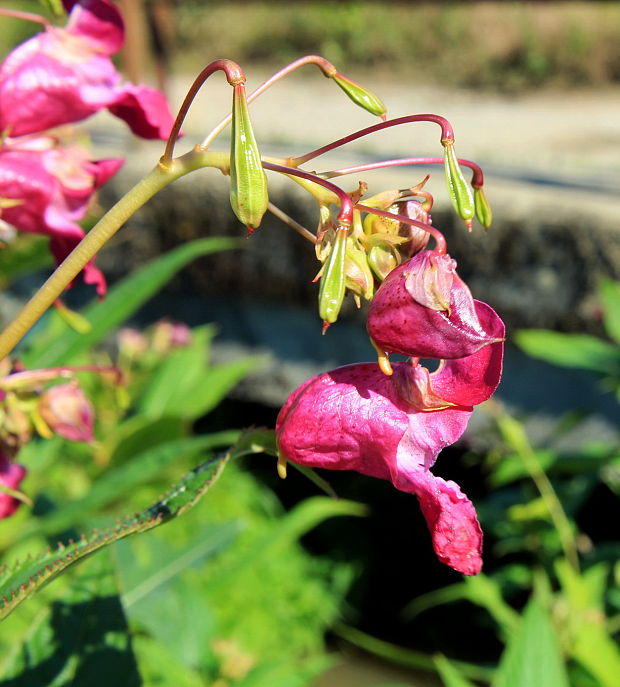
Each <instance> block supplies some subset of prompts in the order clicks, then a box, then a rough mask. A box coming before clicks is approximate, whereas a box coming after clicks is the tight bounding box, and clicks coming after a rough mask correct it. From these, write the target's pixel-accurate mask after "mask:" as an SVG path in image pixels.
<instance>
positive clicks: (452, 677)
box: [433, 654, 475, 687]
mask: <svg viewBox="0 0 620 687" xmlns="http://www.w3.org/2000/svg"><path fill="white" fill-rule="evenodd" d="M433 660H434V661H435V666H436V668H437V672H438V673H439V676H440V677H441V679H442V680H443V684H444V686H445V687H475V686H474V685H473V684H472V683H471V682H470V681H469V680H467V679H465V678H464V677H463V676H462V675H461V673H460V671H459V670H458V669H457V668H456V667H455V666H454V664H452V663H451V662H450V661H449V660H448V659H447V658H446V657H445V656H444V655H443V654H439V655H438V656H434V657H433Z"/></svg>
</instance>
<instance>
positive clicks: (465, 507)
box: [395, 470, 482, 575]
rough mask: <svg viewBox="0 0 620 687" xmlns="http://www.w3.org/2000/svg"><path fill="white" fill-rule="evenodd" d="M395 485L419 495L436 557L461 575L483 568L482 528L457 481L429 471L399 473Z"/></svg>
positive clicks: (475, 573)
mask: <svg viewBox="0 0 620 687" xmlns="http://www.w3.org/2000/svg"><path fill="white" fill-rule="evenodd" d="M395 486H396V487H397V488H398V489H400V490H401V491H407V492H411V493H413V494H415V495H416V496H417V497H418V501H419V503H420V508H421V509H422V514H423V515H424V519H425V520H426V524H427V526H428V529H429V532H430V534H431V538H432V540H433V548H434V549H435V553H436V554H437V558H439V560H440V561H441V562H442V563H445V564H446V565H449V566H450V567H451V568H454V569H455V570H457V571H458V572H461V573H463V574H464V575H477V574H478V573H479V572H480V570H481V569H482V530H481V528H480V524H479V523H478V518H477V517H476V511H475V509H474V506H473V504H472V502H471V501H470V500H469V499H468V498H467V497H466V496H465V495H464V494H463V492H462V491H461V489H460V487H459V486H458V484H455V483H454V482H452V481H445V480H443V479H441V477H436V476H435V475H433V473H432V472H429V471H428V470H417V471H415V472H412V473H408V474H407V473H401V474H400V475H399V477H398V482H397V483H396V484H395Z"/></svg>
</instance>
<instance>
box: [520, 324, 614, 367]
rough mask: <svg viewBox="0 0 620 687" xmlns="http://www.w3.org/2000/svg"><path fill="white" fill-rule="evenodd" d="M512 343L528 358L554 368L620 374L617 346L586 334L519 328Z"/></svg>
mask: <svg viewBox="0 0 620 687" xmlns="http://www.w3.org/2000/svg"><path fill="white" fill-rule="evenodd" d="M513 340H514V341H516V343H517V345H518V346H519V347H520V348H521V349H522V350H523V351H525V352H526V353H527V354H528V355H531V356H532V357H534V358H540V359H541V360H546V361H547V362H549V363H551V364H553V365H561V366H562V367H578V368H583V369H584V370H593V371H595V372H602V373H604V374H613V373H614V372H617V371H620V350H619V349H618V347H617V346H614V345H613V344H610V343H607V342H606V341H601V339H597V338H596V337H594V336H589V335H588V334H563V333H561V332H552V331H547V330H546V329H521V330H520V331H518V332H517V333H516V334H515V336H514V337H513Z"/></svg>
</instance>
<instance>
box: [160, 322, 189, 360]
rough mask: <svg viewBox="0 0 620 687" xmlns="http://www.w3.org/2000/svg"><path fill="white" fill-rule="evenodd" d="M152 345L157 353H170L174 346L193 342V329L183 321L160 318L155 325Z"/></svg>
mask: <svg viewBox="0 0 620 687" xmlns="http://www.w3.org/2000/svg"><path fill="white" fill-rule="evenodd" d="M151 342H152V343H151V345H152V347H153V350H154V351H156V352H157V353H161V354H164V353H168V352H169V351H170V350H172V349H173V348H183V347H185V346H189V345H190V343H191V342H192V330H191V329H190V328H189V327H188V326H187V325H186V324H183V323H182V322H172V321H171V320H166V319H164V320H160V321H159V322H156V323H155V324H154V325H153V330H152V333H151Z"/></svg>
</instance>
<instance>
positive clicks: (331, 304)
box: [319, 227, 348, 332]
mask: <svg viewBox="0 0 620 687" xmlns="http://www.w3.org/2000/svg"><path fill="white" fill-rule="evenodd" d="M347 236H348V230H347V228H346V227H338V229H337V231H336V238H335V239H334V243H333V244H332V249H331V251H330V253H329V256H328V257H327V260H326V261H325V264H324V265H323V269H322V271H321V272H322V274H321V286H320V288H319V316H320V318H321V319H322V320H323V323H324V327H323V331H324V332H325V330H326V328H327V327H328V326H329V325H330V324H333V323H334V322H335V321H336V320H337V319H338V313H339V312H340V308H341V307H342V301H343V300H344V292H345V272H344V259H345V254H346V250H347Z"/></svg>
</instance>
